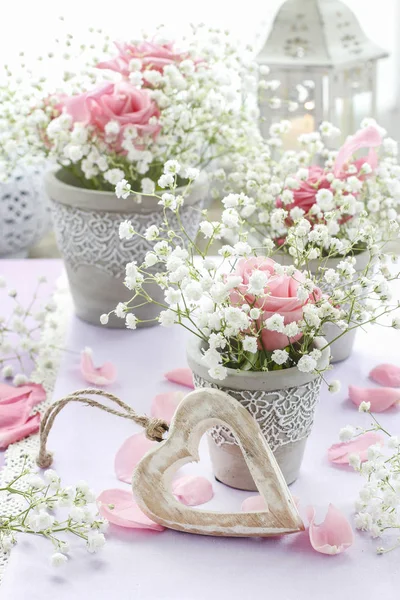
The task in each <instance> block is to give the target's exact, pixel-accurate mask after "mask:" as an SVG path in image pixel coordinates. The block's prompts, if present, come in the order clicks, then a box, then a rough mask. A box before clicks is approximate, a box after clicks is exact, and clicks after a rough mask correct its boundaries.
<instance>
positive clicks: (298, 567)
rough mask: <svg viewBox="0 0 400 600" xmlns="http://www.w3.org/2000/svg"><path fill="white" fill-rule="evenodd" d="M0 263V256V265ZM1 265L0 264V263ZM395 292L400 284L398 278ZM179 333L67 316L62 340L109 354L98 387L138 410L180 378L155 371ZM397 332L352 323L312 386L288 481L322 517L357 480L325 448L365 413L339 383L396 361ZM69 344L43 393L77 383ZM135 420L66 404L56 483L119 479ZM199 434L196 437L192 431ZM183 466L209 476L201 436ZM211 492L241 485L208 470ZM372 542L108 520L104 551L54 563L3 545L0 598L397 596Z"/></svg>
mask: <svg viewBox="0 0 400 600" xmlns="http://www.w3.org/2000/svg"><path fill="white" fill-rule="evenodd" d="M57 264H58V265H59V263H54V262H49V263H47V264H46V263H42V264H39V263H35V262H34V261H29V266H28V267H26V266H25V265H23V266H19V265H18V268H16V269H14V268H13V267H12V266H10V265H9V264H8V265H6V268H7V269H9V270H10V271H11V272H12V273H14V272H15V274H16V277H17V280H18V286H22V285H24V284H25V285H26V282H27V279H28V277H30V276H32V274H33V271H36V272H39V271H40V270H41V269H42V271H43V267H44V268H45V270H46V269H47V271H48V273H49V276H50V277H51V276H53V277H54V276H55V275H56V272H57V267H56V265H57ZM1 271H2V269H1V268H0V273H1ZM3 271H4V269H3ZM397 292H398V293H399V296H400V290H397ZM185 340H186V336H185V335H184V333H183V332H182V330H180V329H179V328H172V329H164V328H161V327H153V328H151V329H147V330H140V331H134V332H131V331H115V330H114V331H113V330H105V329H102V328H100V327H94V326H91V325H88V324H86V323H83V322H82V321H79V320H78V319H77V318H75V317H72V318H71V322H70V325H69V332H68V335H67V342H66V347H67V348H68V349H69V350H73V351H76V352H79V351H80V350H81V349H82V348H83V347H84V346H91V347H92V348H93V350H94V356H95V359H96V361H98V362H99V363H100V362H102V361H105V360H112V361H114V362H115V363H116V364H117V365H118V371H119V374H118V380H117V382H116V383H115V384H114V385H113V386H111V387H110V388H108V389H109V390H110V391H112V392H114V393H116V394H118V395H119V396H120V397H121V398H122V399H123V400H125V401H126V402H128V403H130V404H132V406H133V407H134V408H135V409H136V410H137V411H139V412H148V411H149V407H150V403H151V400H152V398H153V397H154V396H155V394H157V393H159V392H162V391H167V390H172V389H181V388H179V387H178V386H174V385H172V384H170V383H168V382H166V381H165V380H164V379H163V373H164V372H165V371H167V370H169V369H172V368H175V367H182V366H185ZM399 342H400V333H399V332H395V331H393V330H387V329H379V328H373V329H372V330H371V332H370V333H369V335H368V337H367V335H366V334H365V333H362V332H361V333H359V334H358V335H357V341H356V347H355V350H354V353H353V356H352V357H351V359H349V360H348V361H346V362H344V363H342V364H339V365H336V366H335V368H334V370H333V372H332V373H329V375H328V379H333V378H335V379H336V378H340V379H341V381H342V391H341V392H340V393H339V394H337V395H335V396H332V395H330V394H329V393H328V392H327V391H326V390H323V392H322V395H321V402H320V404H319V406H318V409H317V414H316V419H315V425H314V429H313V432H312V435H311V437H310V439H309V442H308V445H307V449H306V454H305V458H304V463H303V468H302V471H301V475H300V477H299V479H298V480H297V481H296V482H295V483H294V484H293V486H291V490H292V492H293V493H294V494H295V495H296V496H298V497H299V498H300V500H301V506H302V507H304V506H307V504H310V503H312V504H314V506H315V507H316V509H317V515H318V517H321V518H322V517H323V516H324V514H325V511H326V509H327V507H328V504H329V503H330V502H332V503H334V504H335V505H336V506H337V507H338V508H340V509H341V510H342V511H343V512H344V513H345V514H346V515H347V516H348V518H349V519H352V516H353V503H354V500H355V498H356V496H357V492H358V490H359V489H360V486H361V483H362V480H361V478H359V476H358V475H357V474H355V473H354V472H352V471H351V470H350V469H347V468H339V467H334V466H332V465H330V464H329V463H328V461H327V458H326V451H327V448H328V447H329V446H330V445H331V444H332V443H334V442H336V441H338V431H339V429H340V428H341V427H342V426H344V425H346V424H353V425H356V424H365V425H367V424H368V421H369V419H368V417H367V416H366V415H360V414H359V413H358V412H357V410H356V409H355V408H354V407H353V406H352V405H351V404H350V403H349V401H348V400H346V397H347V393H346V392H347V386H348V384H349V383H353V384H358V385H369V382H368V379H367V374H368V372H369V370H370V369H371V367H373V366H374V365H376V364H377V363H378V362H395V363H396V362H397V364H400V353H399ZM84 385H85V382H84V381H83V380H82V378H81V375H80V373H79V369H78V358H77V355H76V356H75V355H74V354H71V353H65V354H64V357H63V361H62V366H61V369H60V372H59V376H58V379H57V383H56V388H55V394H54V398H60V397H62V396H63V395H65V394H67V393H68V392H71V391H74V390H76V389H77V388H80V387H83V386H84ZM381 421H382V424H383V425H384V426H386V427H388V428H390V429H391V430H392V431H393V432H395V433H397V434H399V433H400V411H398V410H397V409H392V410H390V411H387V412H386V413H385V414H382V415H381ZM134 431H138V428H136V427H135V426H132V425H131V424H130V423H128V422H126V421H123V420H119V419H118V418H116V417H113V416H110V415H107V414H104V413H101V412H97V411H95V410H94V409H89V408H85V407H78V406H69V407H68V408H67V409H66V410H65V411H64V412H63V413H61V414H60V416H59V417H58V421H57V422H56V425H55V428H54V431H53V432H52V433H51V435H50V439H49V448H50V449H51V450H53V451H54V452H55V463H54V468H55V469H56V470H57V471H58V472H59V474H60V475H61V477H62V479H63V481H64V483H65V484H71V483H76V482H77V481H78V480H80V479H86V480H87V481H88V482H89V483H90V485H91V486H92V487H93V488H94V489H95V490H96V491H97V492H101V491H102V490H104V489H106V488H112V487H120V488H123V489H127V490H128V489H129V486H128V485H124V484H123V483H121V482H119V481H118V480H117V479H116V477H115V475H114V464H113V463H114V456H115V453H116V451H117V450H118V448H119V447H120V445H121V443H122V442H123V441H124V440H125V439H126V438H127V437H128V436H129V435H131V434H132V433H133V432H134ZM203 442H204V440H203ZM185 471H186V472H191V473H201V474H204V475H205V476H207V477H209V478H210V479H212V471H211V466H210V463H209V458H208V454H207V450H206V447H205V445H204V443H202V446H201V462H200V464H198V465H194V466H192V465H188V466H187V467H185ZM213 487H214V490H215V497H214V499H213V500H212V502H210V503H209V504H207V505H205V507H207V509H208V508H214V509H216V510H224V509H229V510H231V509H234V510H235V509H236V510H239V507H240V504H241V502H242V500H243V499H244V498H245V497H247V496H248V495H249V494H248V493H246V492H238V491H234V490H231V489H229V488H227V487H225V486H223V485H222V484H219V483H217V482H216V481H215V480H213ZM376 546H377V542H376V541H373V540H371V539H370V538H369V537H368V536H367V535H365V534H359V533H356V535H355V542H354V545H353V547H352V548H351V549H350V550H349V551H348V552H346V553H344V554H341V555H338V556H333V557H330V556H325V555H321V554H317V553H316V552H314V551H313V550H312V549H311V547H310V545H309V542H308V538H307V535H304V534H300V535H297V536H287V537H283V538H281V539H269V540H268V539H264V540H262V539H224V538H212V537H201V536H194V535H189V534H183V533H178V532H173V531H165V532H163V533H156V532H146V531H142V532H140V531H138V530H124V529H121V528H117V527H115V526H111V527H110V530H109V533H108V541H107V544H106V546H105V548H104V549H103V551H102V552H101V553H99V554H97V555H94V556H93V555H89V554H87V553H86V551H85V550H83V549H76V551H74V552H73V555H72V558H71V560H70V561H69V563H68V564H67V565H66V566H65V567H64V568H63V570H57V571H55V570H54V568H53V567H51V566H50V564H49V561H48V556H49V553H50V551H51V550H50V547H49V545H48V543H47V542H45V541H44V540H41V539H39V538H35V537H33V536H32V537H29V536H25V537H23V538H20V540H19V542H18V545H17V547H16V548H15V549H14V550H13V552H12V555H11V559H10V563H9V565H8V568H7V571H6V574H5V578H4V581H3V585H2V587H1V591H0V595H1V598H2V599H4V600H53V599H54V598H56V599H57V600H86V599H89V598H96V600H103V599H104V600H106V599H107V600H110V599H111V598H112V599H118V600H205V599H210V600H253V599H254V600H255V599H257V598H260V599H263V600H310V599H316V600H317V599H318V600H339V599H340V600H354V598H360V599H362V600H375V599H376V598H382V599H385V600H396V599H397V598H399V589H400V552H393V553H391V554H388V555H385V556H377V555H376V554H375V548H376Z"/></svg>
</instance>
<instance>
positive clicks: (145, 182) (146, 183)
mask: <svg viewBox="0 0 400 600" xmlns="http://www.w3.org/2000/svg"><path fill="white" fill-rule="evenodd" d="M141 187H142V192H143V194H154V191H155V189H156V184H155V183H154V181H152V180H151V179H149V178H148V177H143V179H142V181H141Z"/></svg>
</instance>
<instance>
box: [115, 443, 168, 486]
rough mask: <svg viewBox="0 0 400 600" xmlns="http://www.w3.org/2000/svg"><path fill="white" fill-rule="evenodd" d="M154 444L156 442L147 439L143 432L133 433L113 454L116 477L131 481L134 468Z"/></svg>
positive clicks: (126, 481)
mask: <svg viewBox="0 0 400 600" xmlns="http://www.w3.org/2000/svg"><path fill="white" fill-rule="evenodd" d="M156 445H157V442H152V441H151V440H149V439H147V437H146V434H145V433H144V432H142V433H135V435H131V437H129V438H128V439H127V440H125V442H124V443H123V444H122V446H121V448H120V449H119V450H118V452H117V454H116V455H115V461H114V469H115V474H116V476H117V477H118V479H120V480H121V481H124V482H125V483H131V482H132V474H133V470H134V468H135V467H136V465H137V464H138V462H139V461H140V460H141V459H142V458H143V456H144V455H145V454H146V452H148V451H149V450H150V449H151V448H154V446H156Z"/></svg>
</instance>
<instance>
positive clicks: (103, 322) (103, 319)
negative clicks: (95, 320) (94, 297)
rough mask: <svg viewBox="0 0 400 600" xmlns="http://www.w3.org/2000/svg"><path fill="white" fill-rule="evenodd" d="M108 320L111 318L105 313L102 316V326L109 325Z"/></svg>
mask: <svg viewBox="0 0 400 600" xmlns="http://www.w3.org/2000/svg"><path fill="white" fill-rule="evenodd" d="M108 319H109V317H108V315H107V314H106V313H103V314H102V315H100V323H101V324H102V325H107V323H108Z"/></svg>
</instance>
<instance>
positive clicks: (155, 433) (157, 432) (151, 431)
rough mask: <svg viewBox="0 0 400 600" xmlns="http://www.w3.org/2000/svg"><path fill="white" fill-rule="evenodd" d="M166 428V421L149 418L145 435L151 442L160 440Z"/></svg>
mask: <svg viewBox="0 0 400 600" xmlns="http://www.w3.org/2000/svg"><path fill="white" fill-rule="evenodd" d="M168 429H169V426H168V423H166V422H165V421H163V420H162V419H151V420H150V421H149V422H148V424H147V425H146V428H145V433H146V437H147V439H149V440H151V441H152V442H162V441H163V438H164V433H166V432H167V431H168Z"/></svg>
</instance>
